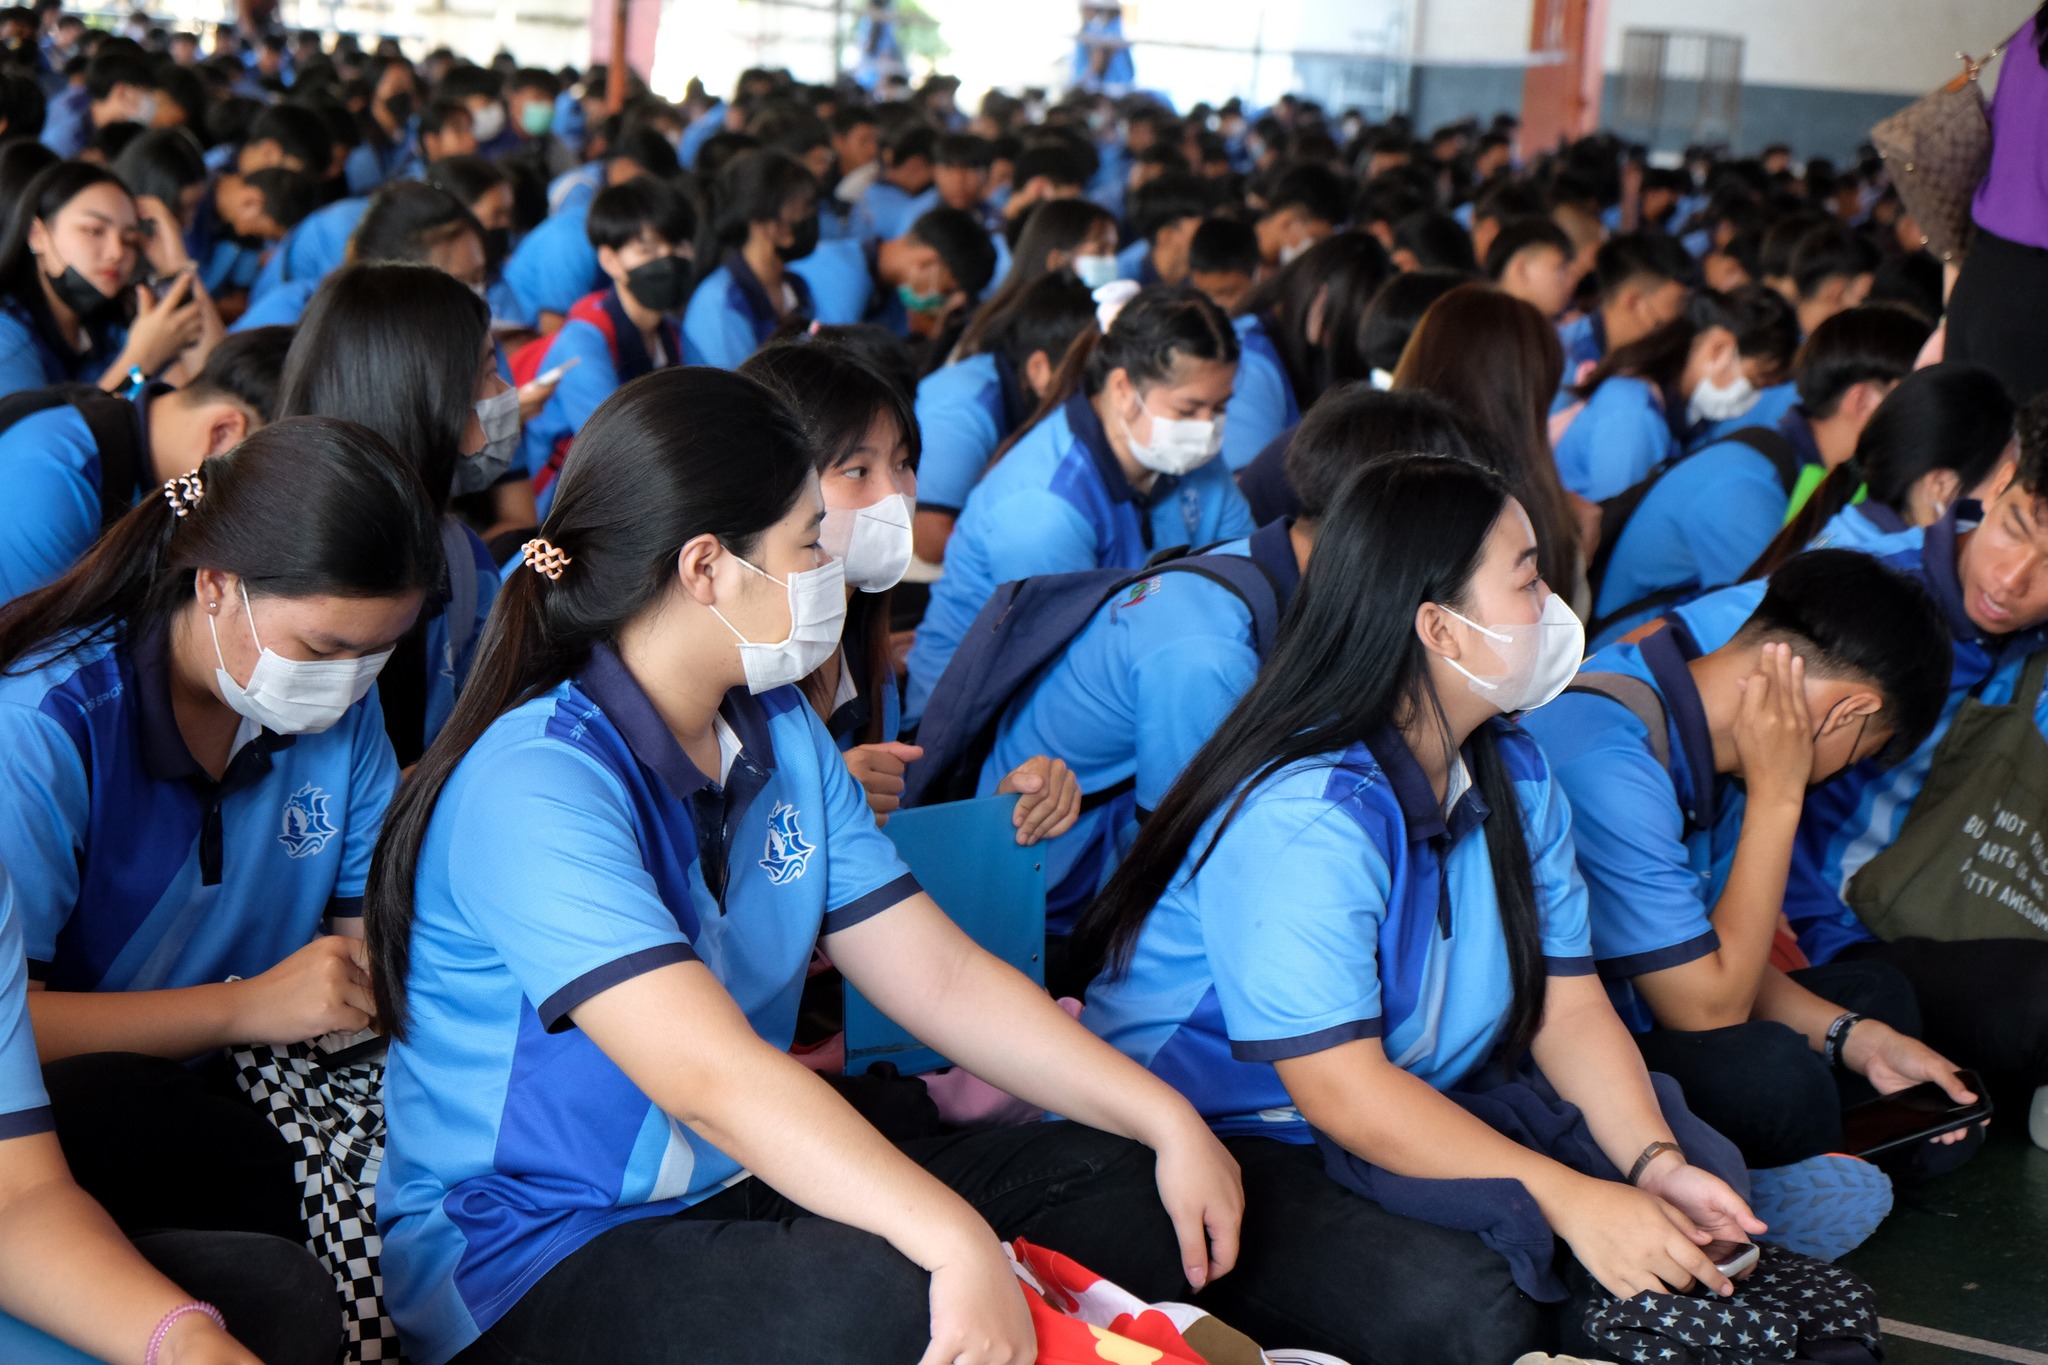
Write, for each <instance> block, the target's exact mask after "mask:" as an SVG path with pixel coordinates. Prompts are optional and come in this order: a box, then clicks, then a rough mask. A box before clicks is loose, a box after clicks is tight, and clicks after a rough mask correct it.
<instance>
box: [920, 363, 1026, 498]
mask: <svg viewBox="0 0 2048 1365" xmlns="http://www.w3.org/2000/svg"><path fill="white" fill-rule="evenodd" d="M1030 411H1031V400H1030V398H1029V396H1028V395H1026V394H1025V393H1024V391H1023V388H1022V386H1021V385H1020V384H1018V383H1017V376H1016V372H1015V370H1014V369H1012V367H1011V366H1010V364H1009V362H1008V361H1006V360H1004V359H1003V358H1002V357H1001V356H1000V355H998V354H997V353H995V352H994V351H983V352H982V353H981V354H980V355H971V356H968V357H967V358H966V359H965V360H959V361H955V362H954V363H953V364H951V365H946V366H942V367H940V368H939V369H936V370H933V371H932V372H931V373H930V374H928V375H926V376H925V377H924V378H923V379H922V380H920V381H918V385H917V429H918V432H919V434H920V435H921V436H922V438H923V442H924V454H923V455H922V456H921V457H920V458H919V460H918V465H917V505H918V506H919V507H921V508H924V509H925V510H927V511H932V512H956V513H957V512H958V511H959V510H960V509H961V508H962V507H964V506H966V505H967V495H968V494H969V493H972V492H973V491H974V485H975V484H977V483H979V482H981V476H982V472H983V471H984V470H986V469H987V468H988V461H989V457H990V456H991V455H993V454H995V453H996V447H997V446H999V445H1001V444H1002V443H1003V440H1004V438H1005V437H1007V436H1008V435H1009V434H1010V433H1011V432H1012V431H1014V430H1015V429H1016V428H1017V426H1018V424H1020V423H1021V422H1023V421H1024V420H1025V419H1026V418H1028V417H1029V416H1030Z"/></svg>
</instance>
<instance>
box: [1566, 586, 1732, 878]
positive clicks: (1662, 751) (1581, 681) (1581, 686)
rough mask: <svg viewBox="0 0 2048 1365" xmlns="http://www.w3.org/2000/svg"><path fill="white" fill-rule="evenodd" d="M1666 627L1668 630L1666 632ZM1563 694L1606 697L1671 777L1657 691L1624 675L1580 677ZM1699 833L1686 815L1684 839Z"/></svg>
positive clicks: (1665, 723)
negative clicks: (1631, 721)
mask: <svg viewBox="0 0 2048 1365" xmlns="http://www.w3.org/2000/svg"><path fill="white" fill-rule="evenodd" d="M1668 628H1669V627H1667V629H1668ZM1565 691H1566V692H1577V693H1579V694H1580V695H1582V696H1589V697H1605V698H1607V700H1609V701H1611V702H1614V703H1616V704H1617V705H1619V706H1620V707H1621V708H1622V709H1623V710H1625V711H1627V712H1628V713H1629V714H1630V715H1632V716H1634V717H1635V718H1636V719H1637V720H1639V721H1641V722H1642V723H1643V727H1644V728H1645V729H1647V730H1648V731H1649V732H1650V754H1651V756H1652V757H1653V758H1655V759H1656V760H1657V766H1658V767H1660V768H1662V769H1663V770H1664V772H1665V775H1666V776H1669V775H1670V773H1671V726H1670V722H1669V717H1668V713H1667V712H1666V711H1665V709H1664V698H1663V697H1661V696H1659V695H1658V693H1657V689H1656V688H1654V687H1652V686H1650V685H1649V684H1648V683H1646V682H1644V681H1643V680H1642V679H1641V678H1637V677H1633V676H1631V675H1630V674H1627V673H1581V674H1579V675H1578V676H1577V677H1575V678H1573V679H1572V682H1571V686H1569V687H1567V688H1565ZM1698 832H1699V827H1698V826H1697V825H1695V824H1694V823H1693V818H1692V813H1691V812H1690V811H1688V812H1686V816H1685V834H1684V835H1683V836H1682V837H1684V838H1687V839H1690V838H1691V837H1692V836H1693V835H1695V834H1697V833H1698Z"/></svg>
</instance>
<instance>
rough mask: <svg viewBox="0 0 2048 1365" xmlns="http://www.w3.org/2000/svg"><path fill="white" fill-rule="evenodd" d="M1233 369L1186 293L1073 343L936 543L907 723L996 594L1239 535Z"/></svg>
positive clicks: (1151, 296)
mask: <svg viewBox="0 0 2048 1365" xmlns="http://www.w3.org/2000/svg"><path fill="white" fill-rule="evenodd" d="M1237 358H1238V340H1237V333H1236V332H1235V331H1234V330H1233V329H1232V328H1231V326H1230V322H1229V320H1228V319H1227V318H1225V317H1224V316H1223V313H1222V311H1221V310H1220V309H1218V308H1217V307H1216V305H1215V304H1213V303H1211V302H1209V300H1208V299H1207V298H1205V297H1203V296H1202V295H1201V294H1200V293H1199V292H1197V291H1195V290H1193V289H1190V288H1187V287H1185V286H1183V287H1181V288H1178V289H1175V288H1170V287H1168V286H1165V285H1158V286H1155V287H1153V288H1152V289H1148V290H1145V291H1143V292H1142V293H1140V294H1139V295H1138V296H1137V297H1136V298H1134V299H1132V300H1131V301H1130V303H1128V304H1126V305H1125V306H1124V308H1123V309H1122V311H1121V312H1119V313H1118V314H1117V316H1116V320H1115V322H1114V323H1113V324H1112V325H1111V326H1110V328H1109V330H1108V332H1107V334H1101V333H1090V332H1083V333H1082V334H1081V337H1080V338H1079V339H1078V340H1077V341H1076V342H1075V343H1074V346H1073V348H1072V349H1070V350H1069V351H1068V353H1067V356H1066V359H1065V361H1064V362H1062V364H1061V366H1060V370H1059V373H1058V374H1057V375H1055V376H1054V379H1053V382H1052V386H1051V388H1050V390H1049V391H1048V392H1047V393H1046V395H1045V400H1044V402H1043V404H1041V406H1040V411H1041V412H1042V413H1044V414H1045V415H1044V416H1042V417H1041V418H1040V419H1039V421H1038V422H1037V423H1036V424H1035V425H1033V426H1031V427H1029V428H1026V429H1024V430H1023V431H1022V432H1021V433H1019V434H1018V435H1016V436H1013V437H1011V439H1010V441H1009V442H1008V444H1007V446H1006V448H1005V449H1002V450H999V451H998V452H997V454H996V456H995V460H994V463H993V464H992V466H991V467H990V469H989V471H988V473H987V474H986V475H985V476H984V477H983V478H982V481H981V483H980V484H979V485H978V486H976V488H975V490H974V491H973V492H972V493H971V494H969V495H968V498H967V505H966V506H965V507H964V508H962V509H961V512H960V520H959V522H958V524H957V525H956V526H955V527H954V530H953V535H952V538H951V539H950V540H948V541H947V542H946V565H945V568H946V572H945V574H944V576H943V577H941V578H940V579H939V581H938V583H937V584H935V585H934V586H933V588H932V597H931V605H930V607H929V608H928V609H927V610H926V612H925V617H924V621H923V622H922V624H920V625H919V626H918V629H917V639H916V642H915V643H914V644H912V646H911V649H910V687H909V690H908V693H907V694H906V697H905V702H904V717H905V721H906V723H909V724H915V723H916V721H917V719H918V718H919V717H921V716H922V715H923V714H924V703H925V698H926V697H928V696H930V695H931V689H932V684H933V683H935V682H937V681H938V678H939V675H940V674H941V673H943V672H945V669H946V663H947V661H948V660H950V659H951V658H952V657H953V651H954V649H955V648H956V647H957V646H958V644H959V642H960V637H961V635H962V634H964V633H965V631H966V630H967V627H968V625H969V624H970V623H971V622H972V621H973V620H974V617H975V614H976V613H977V612H979V611H980V610H981V606H982V603H984V602H986V601H987V600H988V595H989V594H990V593H992V592H994V591H995V590H996V588H997V587H999V586H1001V585H1002V584H1004V583H1008V582H1010V581H1012V580H1013V579H1018V578H1027V577H1029V576H1030V575H1032V574H1042V573H1065V572H1070V571H1072V570H1076V569H1100V568H1117V567H1121V568H1132V569H1135V568H1137V567H1138V566H1139V565H1141V564H1143V563H1144V562H1145V561H1146V560H1147V559H1149V558H1150V557H1151V556H1152V554H1153V553H1154V552H1155V551H1158V550H1164V549H1169V548H1171V547H1173V546H1176V545H1209V544H1213V543H1215V542H1216V541H1219V540H1229V539H1232V538H1234V537H1237V536H1243V535H1249V534H1250V533H1251V531H1252V529H1253V527H1252V519H1251V512H1250V510H1249V509H1248V508H1246V506H1245V503H1244V498H1243V497H1242V496H1241V495H1240V494H1239V493H1238V491H1237V487H1236V485H1235V484H1234V483H1232V481H1231V478H1230V471H1229V469H1228V468H1227V467H1225V466H1224V465H1222V464H1220V463H1218V462H1217V459H1216V455H1217V452H1218V451H1220V450H1221V449H1222V445H1223V430H1222V426H1223V423H1222V416H1223V409H1224V405H1225V404H1227V403H1228V402H1229V401H1230V392H1231V381H1232V380H1233V379H1234V377H1235V376H1236V373H1237ZM1055 405H1057V406H1055Z"/></svg>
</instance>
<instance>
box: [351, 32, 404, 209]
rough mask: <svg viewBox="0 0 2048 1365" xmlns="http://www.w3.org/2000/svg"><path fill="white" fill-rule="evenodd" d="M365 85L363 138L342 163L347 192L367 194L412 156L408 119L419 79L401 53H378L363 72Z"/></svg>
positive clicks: (392, 176)
mask: <svg viewBox="0 0 2048 1365" xmlns="http://www.w3.org/2000/svg"><path fill="white" fill-rule="evenodd" d="M364 80H365V81H366V82H367V84H368V85H369V89H370V99H369V105H368V108H366V109H365V110H364V111H363V112H364V113H365V114H366V115H368V117H367V118H364V119H363V120H362V123H363V125H364V126H363V140H362V141H361V142H359V143H357V144H356V145H355V147H354V148H353V149H352V150H351V151H350V152H349V154H348V160H347V161H346V162H344V163H343V165H342V173H343V175H345V176H346V177H347V179H348V192H349V193H350V194H357V195H367V194H369V193H370V192H371V191H372V190H374V189H376V188H377V187H378V186H379V185H381V184H383V183H384V182H385V181H387V180H390V179H393V178H394V177H396V176H398V175H399V174H400V173H401V172H403V171H404V169H405V167H406V163H407V162H409V161H411V160H412V159H413V151H412V123H413V115H414V113H415V112H417V106H418V104H419V80H418V78H417V77H416V76H415V75H414V74H413V69H412V63H411V62H409V61H407V60H405V59H404V58H403V57H380V58H378V59H376V60H375V61H372V62H371V63H370V66H369V70H368V71H366V72H365V73H364Z"/></svg>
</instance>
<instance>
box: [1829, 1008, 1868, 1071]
mask: <svg viewBox="0 0 2048 1365" xmlns="http://www.w3.org/2000/svg"><path fill="white" fill-rule="evenodd" d="M1861 1022H1863V1016H1862V1015H1860V1014H1858V1013H1856V1012H1855V1011H1854V1010H1844V1011H1843V1012H1842V1013H1841V1014H1839V1015H1837V1016H1836V1018H1835V1022H1834V1023H1832V1024H1829V1025H1828V1037H1827V1042H1826V1044H1825V1045H1824V1046H1823V1047H1822V1049H1821V1052H1822V1055H1823V1056H1825V1057H1826V1058H1827V1061H1828V1069H1829V1070H1830V1071H1832V1070H1834V1069H1835V1068H1836V1067H1838V1066H1840V1065H1841V1064H1842V1049H1843V1048H1844V1047H1846V1046H1848V1043H1849V1030H1850V1029H1852V1028H1855V1027H1856V1025H1858V1024H1859V1023H1861Z"/></svg>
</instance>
